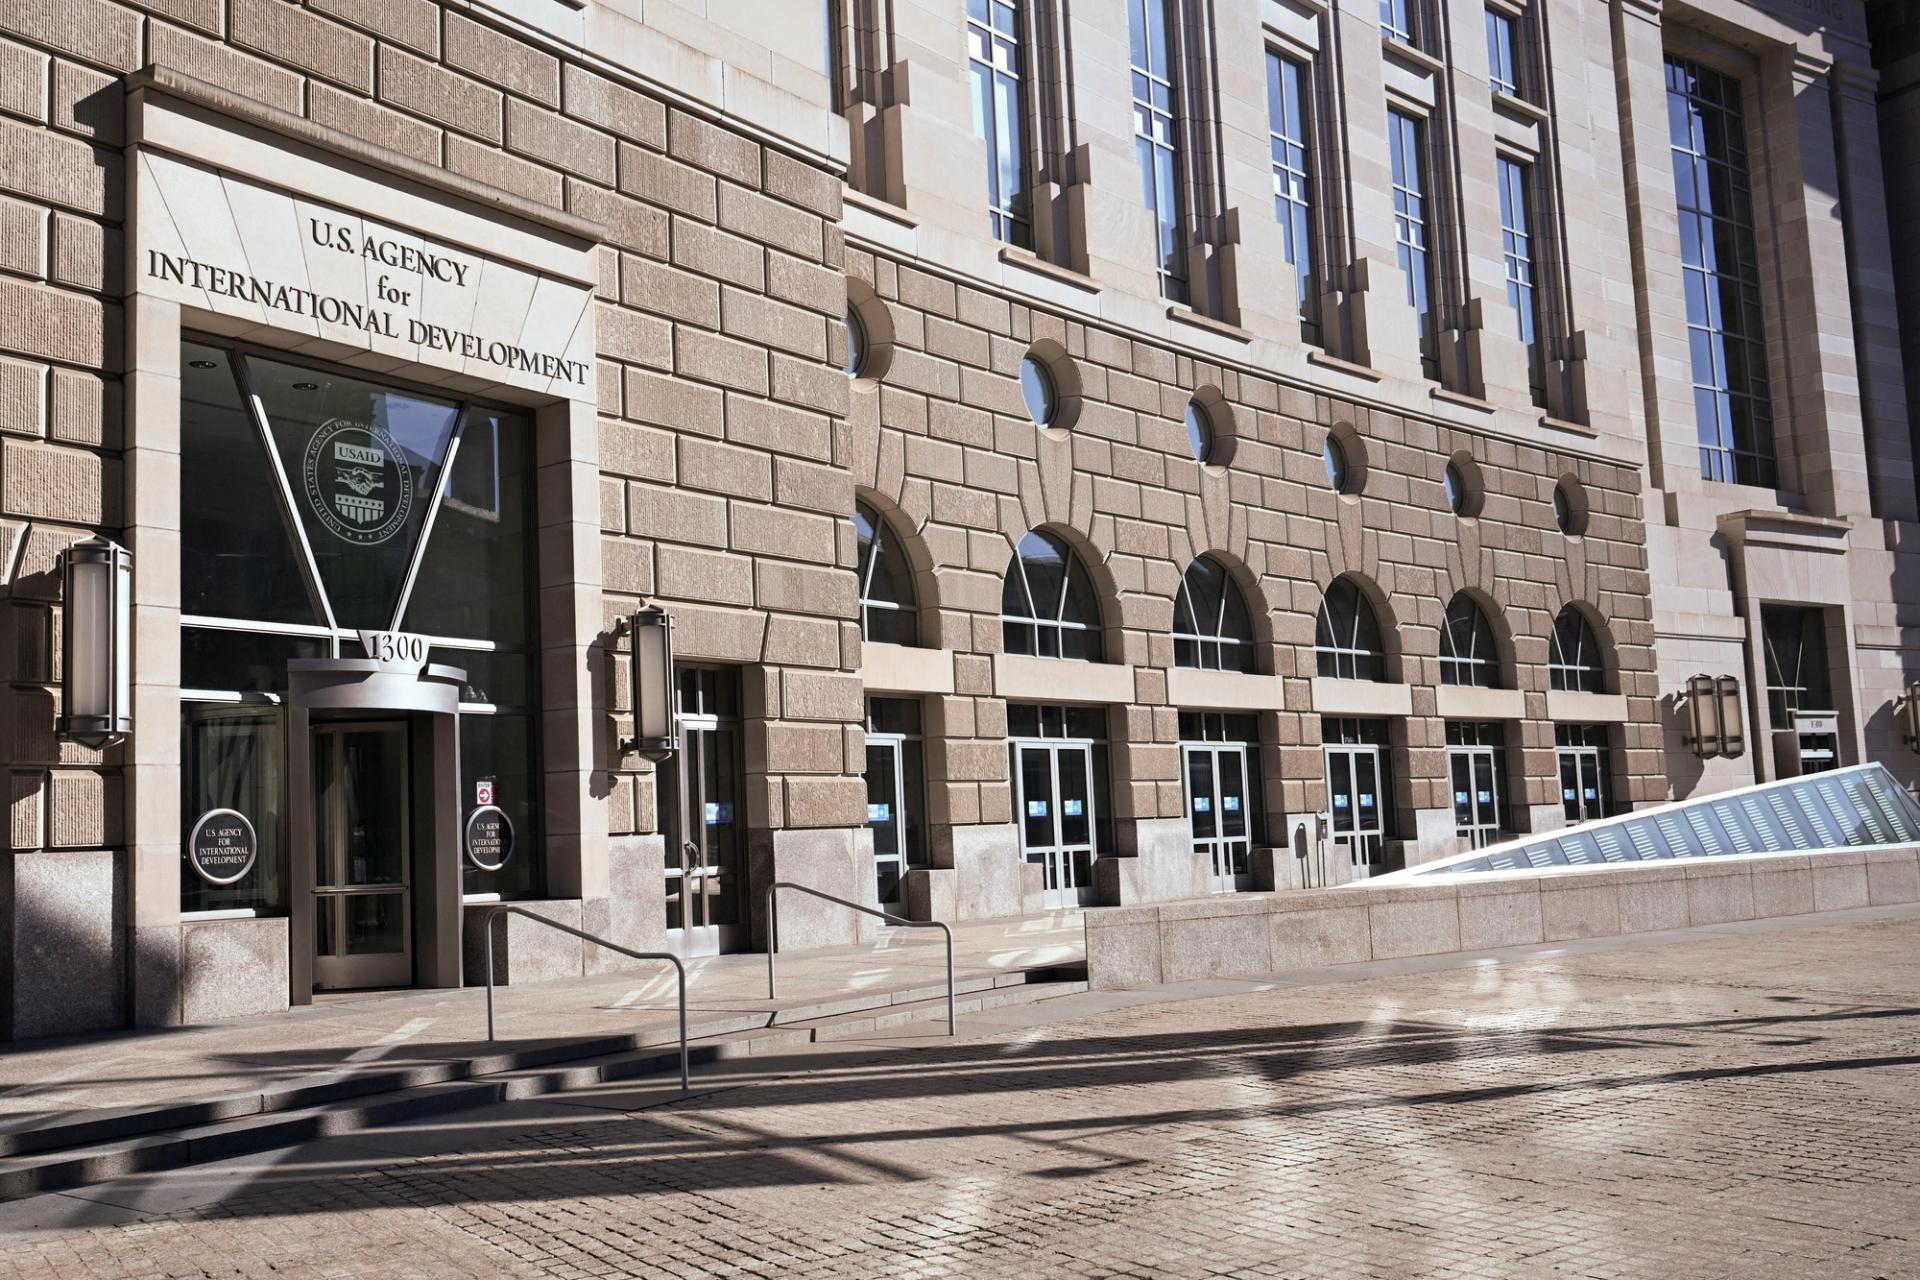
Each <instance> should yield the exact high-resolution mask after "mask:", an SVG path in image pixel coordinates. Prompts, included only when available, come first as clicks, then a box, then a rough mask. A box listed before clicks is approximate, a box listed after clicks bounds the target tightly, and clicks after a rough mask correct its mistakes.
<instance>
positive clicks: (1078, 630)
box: [1000, 530, 1105, 662]
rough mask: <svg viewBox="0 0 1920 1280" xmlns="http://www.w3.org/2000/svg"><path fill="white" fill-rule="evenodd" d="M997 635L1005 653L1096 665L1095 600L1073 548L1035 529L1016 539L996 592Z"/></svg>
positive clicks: (1090, 581)
mask: <svg viewBox="0 0 1920 1280" xmlns="http://www.w3.org/2000/svg"><path fill="white" fill-rule="evenodd" d="M1000 637H1001V644H1002V647H1003V648H1005V650H1006V651H1007V652H1008V653H1019V654H1029V655H1032V656H1034V657H1040V658H1072V659H1076V660H1078V661H1082V662H1099V661H1101V660H1102V658H1103V657H1104V656H1105V649H1104V646H1103V644H1102V637H1101V631H1100V602H1099V598H1098V597H1097V596H1096V595H1095V594H1094V590H1093V579H1092V578H1090V577H1088V576H1087V571H1086V568H1085V567H1084V566H1083V565H1081V563H1080V558H1079V557H1078V556H1076V555H1075V554H1074V553H1073V548H1071V547H1069V546H1068V545H1067V544H1066V543H1065V542H1063V541H1061V540H1060V539H1059V538H1058V537H1056V536H1054V535H1053V534H1051V533H1042V532H1040V531H1039V530H1034V531H1033V532H1031V533H1029V534H1027V536H1026V537H1024V538H1022V539H1020V545H1019V547H1018V548H1017V549H1016V550H1015V551H1014V553H1013V559H1012V561H1010V562H1009V563H1008V565H1007V576H1006V580H1005V582H1004V583H1003V584H1002V586H1001V591H1000Z"/></svg>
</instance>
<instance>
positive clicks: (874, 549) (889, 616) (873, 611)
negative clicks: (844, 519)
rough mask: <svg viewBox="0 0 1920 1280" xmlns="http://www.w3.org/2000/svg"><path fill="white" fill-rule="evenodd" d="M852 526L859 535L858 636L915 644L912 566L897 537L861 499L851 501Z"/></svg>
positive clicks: (917, 627)
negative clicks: (859, 500)
mask: <svg viewBox="0 0 1920 1280" xmlns="http://www.w3.org/2000/svg"><path fill="white" fill-rule="evenodd" d="M853 529H854V532H855V533H857V534H859V535H860V569H859V573H860V638H861V639H862V640H871V641H873V642H874V643H876V644H918V643H919V642H920V623H919V613H918V610H917V608H916V607H915V604H914V598H913V568H912V566H910V565H909V564H908V563H907V555H906V552H905V551H903V550H901V547H900V540H899V539H898V538H896V537H894V535H893V530H891V529H889V528H888V527H887V524H886V521H884V520H882V519H881V518H880V516H879V513H878V512H876V511H874V509H873V508H872V507H870V506H868V505H867V504H866V503H864V502H856V503H854V504H853Z"/></svg>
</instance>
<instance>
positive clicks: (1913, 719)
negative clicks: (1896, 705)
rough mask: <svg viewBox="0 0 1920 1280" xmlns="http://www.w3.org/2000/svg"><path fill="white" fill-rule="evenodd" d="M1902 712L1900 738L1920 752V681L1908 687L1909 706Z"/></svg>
mask: <svg viewBox="0 0 1920 1280" xmlns="http://www.w3.org/2000/svg"><path fill="white" fill-rule="evenodd" d="M1900 711H1901V715H1900V736H1901V737H1902V738H1904V739H1906V743H1907V745H1908V746H1910V747H1912V748H1913V749H1914V750H1916V751H1920V680H1916V681H1914V682H1913V683H1912V684H1910V685H1908V686H1907V704H1906V705H1905V706H1904V707H1902V708H1901V709H1900Z"/></svg>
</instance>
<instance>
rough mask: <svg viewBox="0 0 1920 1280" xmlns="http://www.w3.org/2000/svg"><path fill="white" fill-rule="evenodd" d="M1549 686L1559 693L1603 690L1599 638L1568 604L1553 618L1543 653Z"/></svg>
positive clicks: (1598, 691)
mask: <svg viewBox="0 0 1920 1280" xmlns="http://www.w3.org/2000/svg"><path fill="white" fill-rule="evenodd" d="M1547 679H1548V683H1549V687H1551V688H1553V689H1557V690H1559V691H1560V692H1562V693H1603V692H1605V683H1606V671H1605V669H1604V667H1603V666H1602V660H1601V656H1600V640H1599V638H1598V637H1597V636H1595V635H1594V634H1593V627H1592V626H1591V625H1589V624H1588V622H1587V617H1586V615H1585V614H1583V613H1581V612H1580V611H1579V610H1578V609H1576V608H1574V607H1573V606H1572V605H1568V606H1567V607H1566V608H1564V609H1562V610H1561V611H1560V616H1559V617H1557V618H1555V619H1554V620H1553V648H1552V651H1551V652H1550V653H1549V654H1548V655H1547Z"/></svg>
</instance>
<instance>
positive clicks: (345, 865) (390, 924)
mask: <svg viewBox="0 0 1920 1280" xmlns="http://www.w3.org/2000/svg"><path fill="white" fill-rule="evenodd" d="M408 766H409V762H408V755H407V726H406V724H405V722H403V721H396V722H391V723H385V722H383V723H352V724H332V725H321V726H317V727H316V728H315V729H314V730H313V769H314V778H313V794H314V839H315V849H314V863H313V865H314V886H313V910H314V931H313V937H314V948H313V949H314V960H313V985H314V987H315V988H317V989H329V990H337V989H342V988H361V987H396V986H406V985H408V984H409V983H411V982H412V981H413V886H412V879H413V857H412V839H411V837H412V832H411V814H410V805H409V799H408V790H409V786H410V769H409V767H408Z"/></svg>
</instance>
